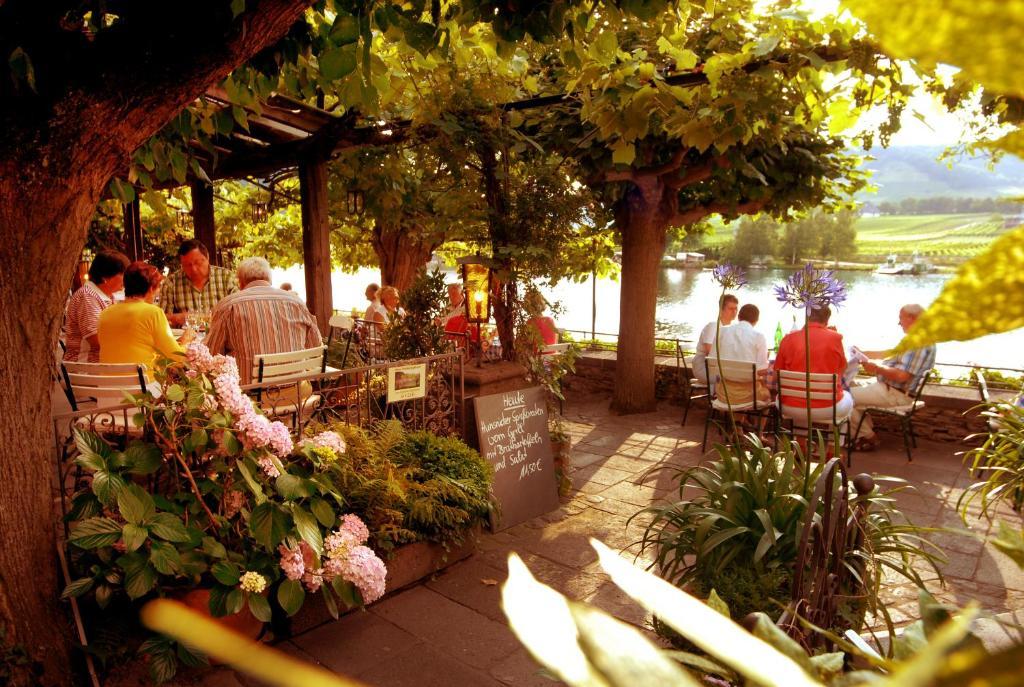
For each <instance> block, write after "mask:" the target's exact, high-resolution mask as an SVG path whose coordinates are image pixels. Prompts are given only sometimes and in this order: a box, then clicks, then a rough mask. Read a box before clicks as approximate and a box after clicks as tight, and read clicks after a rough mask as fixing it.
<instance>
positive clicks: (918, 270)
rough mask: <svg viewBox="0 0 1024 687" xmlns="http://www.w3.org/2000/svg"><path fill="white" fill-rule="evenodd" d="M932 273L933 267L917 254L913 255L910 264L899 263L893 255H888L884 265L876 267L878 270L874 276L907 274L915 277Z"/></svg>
mask: <svg viewBox="0 0 1024 687" xmlns="http://www.w3.org/2000/svg"><path fill="white" fill-rule="evenodd" d="M934 271H935V265H933V264H931V263H930V262H928V261H927V260H925V259H924V258H922V257H920V256H919V255H918V254H917V253H914V256H913V257H912V258H911V259H910V262H899V261H898V259H897V257H896V256H895V255H890V256H889V257H888V258H886V261H885V264H884V265H879V266H878V269H876V270H875V274H893V275H899V274H909V275H912V276H917V275H921V274H930V273H931V272H934Z"/></svg>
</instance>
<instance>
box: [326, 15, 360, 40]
mask: <svg viewBox="0 0 1024 687" xmlns="http://www.w3.org/2000/svg"><path fill="white" fill-rule="evenodd" d="M329 38H330V39H331V41H333V42H334V44H335V45H348V44H349V43H355V42H356V41H357V40H359V22H358V21H356V18H355V17H353V16H352V15H351V14H349V13H348V12H339V13H338V16H336V17H335V18H334V24H332V25H331V33H330V34H329Z"/></svg>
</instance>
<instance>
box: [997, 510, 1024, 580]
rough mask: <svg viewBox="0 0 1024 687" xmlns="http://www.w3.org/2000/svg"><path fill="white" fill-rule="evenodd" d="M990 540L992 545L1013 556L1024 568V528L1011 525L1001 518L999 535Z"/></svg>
mask: <svg viewBox="0 0 1024 687" xmlns="http://www.w3.org/2000/svg"><path fill="white" fill-rule="evenodd" d="M990 541H991V543H992V546H994V547H996V548H997V549H999V550H1000V551H1002V552H1003V553H1005V554H1006V555H1007V556H1009V557H1010V558H1012V559H1013V562H1014V563H1016V564H1017V565H1018V566H1020V568H1021V569H1022V570H1024V530H1018V529H1016V528H1013V527H1010V526H1009V525H1007V524H1006V523H1005V522H1003V521H1002V520H1000V521H999V536H998V537H996V538H995V539H992V540H990Z"/></svg>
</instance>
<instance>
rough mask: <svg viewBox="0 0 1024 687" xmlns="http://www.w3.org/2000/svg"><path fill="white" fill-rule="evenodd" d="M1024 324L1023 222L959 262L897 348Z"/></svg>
mask: <svg viewBox="0 0 1024 687" xmlns="http://www.w3.org/2000/svg"><path fill="white" fill-rule="evenodd" d="M1019 327H1024V226H1021V227H1017V228H1016V229H1014V230H1012V231H1008V232H1006V233H1005V234H1003V235H1002V236H1000V237H999V238H998V239H996V240H995V241H994V242H993V243H992V245H990V246H989V247H988V250H986V251H985V252H984V253H982V254H981V255H979V256H977V257H976V258H973V259H972V260H970V261H969V262H967V263H964V264H963V265H961V266H960V269H959V270H957V273H956V276H955V277H953V278H952V279H950V280H949V281H947V282H946V284H945V285H944V286H943V287H942V292H941V293H940V294H939V297H938V298H936V299H935V300H934V301H933V302H932V304H931V305H930V306H928V309H927V310H925V311H924V313H923V314H922V315H921V316H920V317H919V318H917V321H916V322H915V323H914V326H913V327H911V328H910V331H909V332H907V335H906V336H905V337H903V340H902V341H900V343H899V346H897V348H896V350H897V351H907V350H911V349H914V348H921V347H922V346H927V345H930V344H936V343H941V342H943V341H967V340H969V339H976V338H978V337H979V336H985V335H986V334H998V333H999V332H1006V331H1010V330H1011V329H1017V328H1019Z"/></svg>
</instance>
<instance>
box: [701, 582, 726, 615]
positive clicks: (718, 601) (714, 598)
mask: <svg viewBox="0 0 1024 687" xmlns="http://www.w3.org/2000/svg"><path fill="white" fill-rule="evenodd" d="M705 603H707V605H708V606H710V607H711V608H713V609H715V610H716V611H718V612H719V613H721V614H722V615H724V616H725V617H726V618H732V613H731V612H730V611H729V604H727V603H725V601H723V600H722V597H720V596H719V595H718V592H716V591H715V590H714V589H712V590H711V593H710V594H708V600H707V601H706V602H705Z"/></svg>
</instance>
